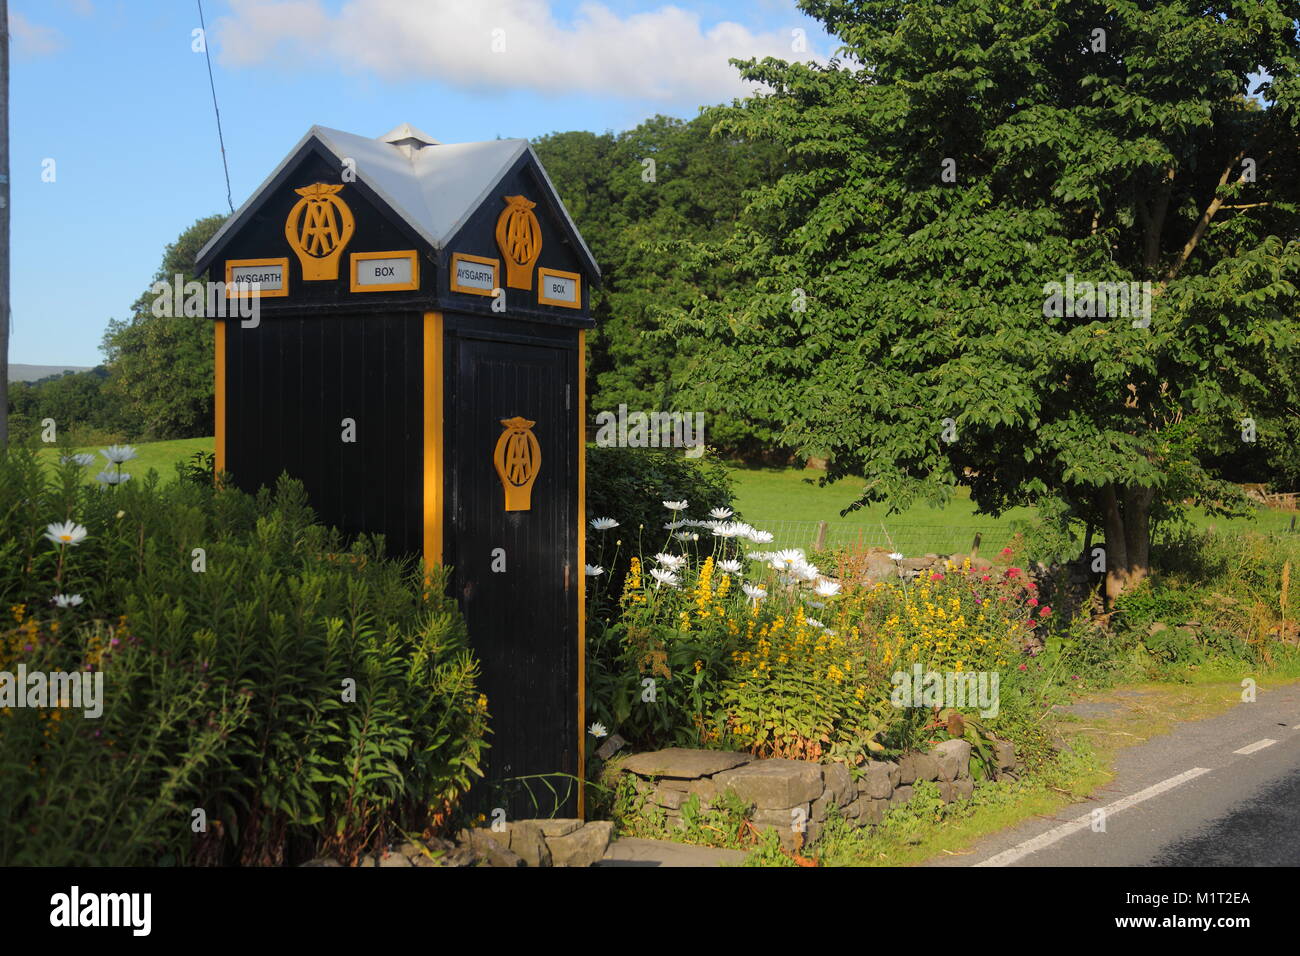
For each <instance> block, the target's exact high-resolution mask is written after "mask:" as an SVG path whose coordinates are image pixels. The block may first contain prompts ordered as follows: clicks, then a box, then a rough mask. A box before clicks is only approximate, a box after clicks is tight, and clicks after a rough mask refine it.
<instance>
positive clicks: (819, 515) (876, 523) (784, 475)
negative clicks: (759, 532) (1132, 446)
mask: <svg viewBox="0 0 1300 956" xmlns="http://www.w3.org/2000/svg"><path fill="white" fill-rule="evenodd" d="M821 474H822V472H819V471H814V470H811V469H809V470H800V469H794V468H749V467H745V466H741V465H734V466H733V467H732V469H731V477H732V479H733V481H734V482H735V489H736V510H737V511H739V512H740V513H741V515H742V516H743V517H744V519H745V520H746V521H748V522H749V523H750V524H752V525H754V526H755V527H758V528H763V529H765V530H768V531H771V532H772V533H773V534H774V535H776V542H775V543H776V544H778V545H781V546H784V547H803V548H807V547H809V546H811V545H812V544H813V542H814V541H815V540H816V537H817V525H818V522H819V521H825V522H826V524H827V530H826V545H827V546H828V547H838V546H843V545H852V544H861V546H863V547H875V546H879V547H892V548H894V549H896V550H898V551H901V552H903V553H904V554H908V555H915V554H923V553H926V552H931V551H933V552H936V553H939V554H947V553H952V552H954V551H968V550H969V549H970V546H971V544H972V542H973V541H974V538H975V535H976V534H977V533H978V534H979V535H980V550H981V551H982V552H984V553H988V552H989V551H990V550H997V549H999V548H1002V547H1004V546H1005V545H1006V543H1007V542H1008V541H1009V540H1010V539H1011V537H1012V535H1013V534H1014V533H1015V529H1014V523H1015V522H1017V521H1025V520H1029V519H1032V518H1033V516H1034V509H1032V508H1013V509H1012V510H1010V511H1008V512H1006V513H1005V514H1003V515H1001V516H999V517H997V518H993V517H990V516H988V515H979V514H976V513H975V506H974V505H973V504H972V503H971V501H970V494H969V492H968V491H967V489H965V488H960V489H958V491H957V497H956V498H954V499H953V500H952V501H951V502H949V504H948V505H947V506H946V507H944V508H942V509H939V508H931V507H929V506H927V505H916V506H914V507H912V508H909V509H908V510H906V511H903V512H900V513H899V514H894V515H890V514H887V511H888V508H887V507H885V506H884V505H874V506H872V507H870V508H863V509H861V510H859V511H854V512H851V513H850V514H849V515H847V516H845V517H843V518H841V517H840V511H841V510H842V509H843V508H845V507H846V506H847V505H848V504H849V503H850V502H852V501H853V500H854V499H855V498H856V497H857V495H858V492H859V491H860V490H861V488H862V483H861V481H859V480H858V479H854V478H844V479H841V480H840V481H837V482H834V483H833V484H830V485H827V486H825V487H818V486H817V484H816V479H817V478H819V477H820V476H821ZM1293 518H1295V515H1294V513H1292V512H1285V511H1274V510H1271V509H1264V508H1261V509H1259V511H1257V512H1256V517H1255V518H1254V519H1253V520H1251V519H1244V518H1241V519H1233V520H1231V521H1227V520H1224V519H1222V518H1211V517H1209V516H1207V515H1205V514H1204V513H1203V512H1196V513H1193V514H1192V516H1191V521H1192V523H1193V524H1195V525H1197V526H1200V527H1211V526H1213V527H1215V528H1217V529H1219V530H1232V531H1260V532H1282V531H1285V530H1287V528H1288V527H1289V526H1290V523H1291V521H1292V520H1293ZM1297 524H1300V522H1297Z"/></svg>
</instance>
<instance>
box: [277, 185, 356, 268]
mask: <svg viewBox="0 0 1300 956" xmlns="http://www.w3.org/2000/svg"><path fill="white" fill-rule="evenodd" d="M342 188H343V184H342V183H339V184H338V185H336V186H331V185H330V184H328V183H313V184H312V185H310V186H304V187H302V188H301V189H295V190H294V192H296V193H297V194H298V195H299V196H301V197H302V198H301V199H299V200H298V201H297V202H296V203H295V204H294V207H293V208H292V209H290V210H289V218H288V219H286V220H285V221H284V237H285V238H286V239H288V240H289V247H290V248H291V249H293V251H294V252H295V253H297V255H298V261H299V262H300V263H302V277H303V278H304V279H308V280H311V279H337V278H338V277H339V258H340V257H341V256H342V255H343V248H344V247H345V246H346V245H347V244H348V242H349V240H351V238H352V233H353V232H354V231H355V230H356V221H355V220H354V219H353V218H352V210H351V209H349V208H348V204H347V203H345V202H344V201H343V200H342V199H340V198H339V197H338V192H339V190H341V189H342Z"/></svg>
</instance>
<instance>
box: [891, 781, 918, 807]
mask: <svg viewBox="0 0 1300 956" xmlns="http://www.w3.org/2000/svg"><path fill="white" fill-rule="evenodd" d="M914 793H915V791H914V790H913V789H912V788H911V787H909V786H907V785H904V786H901V787H897V788H895V789H894V794H893V796H891V797H890V798H889V805H890V806H891V807H901V806H902V805H903V804H905V803H907V802H908V801H909V800H911V799H912V796H913V794H914Z"/></svg>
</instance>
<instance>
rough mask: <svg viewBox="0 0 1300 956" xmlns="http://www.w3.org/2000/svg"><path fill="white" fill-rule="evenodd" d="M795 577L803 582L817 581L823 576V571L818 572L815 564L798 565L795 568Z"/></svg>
mask: <svg viewBox="0 0 1300 956" xmlns="http://www.w3.org/2000/svg"><path fill="white" fill-rule="evenodd" d="M794 576H795V577H796V578H798V579H799V580H801V581H816V580H817V579H818V578H819V577H821V576H822V573H821V571H819V570H817V566H816V565H815V564H808V563H807V562H805V563H803V564H797V565H795V567H794Z"/></svg>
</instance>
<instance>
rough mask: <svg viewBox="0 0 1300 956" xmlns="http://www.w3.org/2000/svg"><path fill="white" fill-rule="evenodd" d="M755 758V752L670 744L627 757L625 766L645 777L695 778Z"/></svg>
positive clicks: (719, 771) (624, 767)
mask: <svg viewBox="0 0 1300 956" xmlns="http://www.w3.org/2000/svg"><path fill="white" fill-rule="evenodd" d="M753 759H754V758H753V756H752V755H751V754H742V753H732V752H730V751H726V750H690V749H688V748H686V747H669V748H667V749H666V750H654V751H651V752H649V753H643V754H633V755H632V756H630V757H628V758H627V759H626V760H624V761H623V765H622V769H624V770H627V771H629V772H631V773H634V774H637V775H639V776H642V777H678V778H681V779H684V780H695V779H697V778H699V777H711V776H713V775H714V774H716V773H721V772H722V771H724V770H731V769H732V768H734V767H740V766H743V765H745V764H747V763H750V762H751V761H752V760H753Z"/></svg>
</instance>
